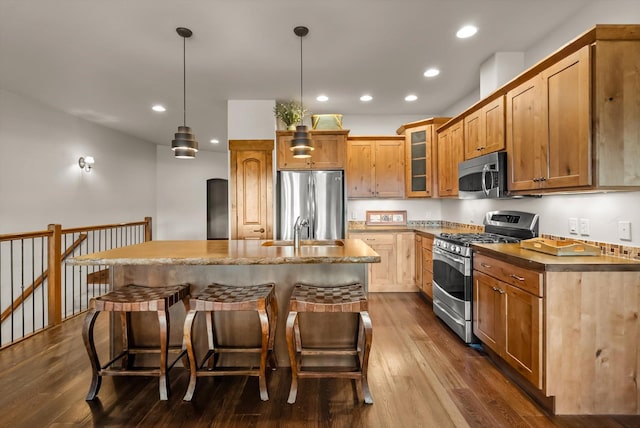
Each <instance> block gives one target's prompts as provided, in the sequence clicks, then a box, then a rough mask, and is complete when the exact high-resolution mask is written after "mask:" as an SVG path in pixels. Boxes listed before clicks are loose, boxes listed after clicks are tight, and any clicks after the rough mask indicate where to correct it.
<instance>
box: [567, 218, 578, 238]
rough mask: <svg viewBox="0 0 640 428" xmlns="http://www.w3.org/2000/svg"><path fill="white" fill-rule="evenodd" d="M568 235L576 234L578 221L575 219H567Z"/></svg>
mask: <svg viewBox="0 0 640 428" xmlns="http://www.w3.org/2000/svg"><path fill="white" fill-rule="evenodd" d="M569 233H571V234H572V235H577V234H578V219H577V218H575V217H571V218H569Z"/></svg>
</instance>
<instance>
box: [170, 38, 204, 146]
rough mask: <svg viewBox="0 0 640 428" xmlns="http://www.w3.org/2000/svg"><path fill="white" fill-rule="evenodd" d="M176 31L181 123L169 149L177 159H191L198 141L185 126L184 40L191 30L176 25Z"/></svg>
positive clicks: (185, 74)
mask: <svg viewBox="0 0 640 428" xmlns="http://www.w3.org/2000/svg"><path fill="white" fill-rule="evenodd" d="M176 32H177V33H178V35H179V36H180V37H182V90H183V92H182V94H183V98H182V101H183V125H182V126H178V132H176V133H175V135H174V137H173V140H172V141H171V150H173V154H174V156H175V157H177V158H179V159H193V158H195V157H196V152H197V151H198V142H197V141H196V136H195V135H193V133H192V132H191V128H190V127H188V126H187V71H186V63H187V61H186V58H187V56H186V41H187V38H189V37H191V35H192V34H193V32H192V31H191V30H189V29H188V28H184V27H178V28H176Z"/></svg>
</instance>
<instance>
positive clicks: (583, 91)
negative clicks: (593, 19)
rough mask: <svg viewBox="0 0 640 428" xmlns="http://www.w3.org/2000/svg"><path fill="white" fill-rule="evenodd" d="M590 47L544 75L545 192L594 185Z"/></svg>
mask: <svg viewBox="0 0 640 428" xmlns="http://www.w3.org/2000/svg"><path fill="white" fill-rule="evenodd" d="M589 49H590V47H589V46H585V47H583V48H582V49H580V50H579V51H577V52H576V53H574V54H573V55H569V56H568V57H567V58H565V59H563V60H561V61H559V62H557V63H556V64H554V65H552V66H551V67H549V68H548V69H546V70H545V71H543V72H542V85H543V90H544V98H543V100H544V101H545V103H544V105H545V106H546V107H547V111H546V114H543V115H542V119H543V125H542V128H543V129H545V130H547V136H548V137H547V138H548V145H547V151H548V154H547V164H546V170H545V171H543V177H544V178H545V179H544V180H542V181H541V184H542V185H541V187H542V188H562V187H576V186H588V185H590V184H591V168H590V166H591V144H590V139H589V135H590V125H591V122H590V106H589V98H590V97H589V88H590V85H591V83H590V82H591V73H590V70H591V67H590V65H589V64H590V63H589Z"/></svg>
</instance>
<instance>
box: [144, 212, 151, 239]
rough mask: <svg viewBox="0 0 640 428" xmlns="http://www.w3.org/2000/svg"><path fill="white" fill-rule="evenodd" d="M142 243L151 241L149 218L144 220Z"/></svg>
mask: <svg viewBox="0 0 640 428" xmlns="http://www.w3.org/2000/svg"><path fill="white" fill-rule="evenodd" d="M144 223H145V224H144V241H145V242H147V241H151V239H152V235H151V226H152V224H151V217H145V218H144Z"/></svg>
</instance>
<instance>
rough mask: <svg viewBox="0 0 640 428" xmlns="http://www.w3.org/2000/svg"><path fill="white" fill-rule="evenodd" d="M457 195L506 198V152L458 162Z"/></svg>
mask: <svg viewBox="0 0 640 428" xmlns="http://www.w3.org/2000/svg"><path fill="white" fill-rule="evenodd" d="M458 192H459V193H458V197H459V198H461V199H492V198H507V197H509V195H508V194H507V152H495V153H489V154H486V155H482V156H479V157H477V158H473V159H469V160H466V161H464V162H460V163H459V164H458Z"/></svg>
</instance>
